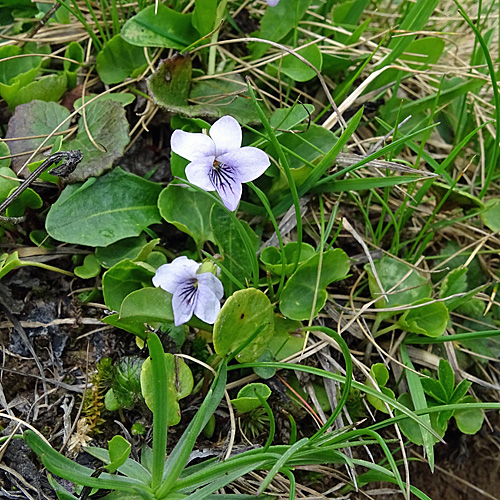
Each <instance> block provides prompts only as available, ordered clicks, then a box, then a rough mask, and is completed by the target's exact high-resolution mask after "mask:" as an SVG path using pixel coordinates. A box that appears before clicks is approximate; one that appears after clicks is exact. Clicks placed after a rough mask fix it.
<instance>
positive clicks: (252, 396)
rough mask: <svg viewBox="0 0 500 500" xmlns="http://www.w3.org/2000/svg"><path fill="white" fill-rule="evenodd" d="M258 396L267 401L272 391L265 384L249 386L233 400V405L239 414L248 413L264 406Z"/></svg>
mask: <svg viewBox="0 0 500 500" xmlns="http://www.w3.org/2000/svg"><path fill="white" fill-rule="evenodd" d="M257 394H258V395H259V396H261V397H262V399H264V400H267V398H269V396H270V395H271V389H269V387H268V386H267V385H265V384H261V383H258V382H256V383H254V384H248V385H246V386H245V387H243V389H241V390H240V391H239V392H238V396H237V397H236V399H231V403H232V404H233V405H234V407H235V408H236V409H237V410H238V412H239V413H247V412H249V411H252V410H255V408H258V407H259V406H262V403H261V402H260V400H259V398H258V397H257Z"/></svg>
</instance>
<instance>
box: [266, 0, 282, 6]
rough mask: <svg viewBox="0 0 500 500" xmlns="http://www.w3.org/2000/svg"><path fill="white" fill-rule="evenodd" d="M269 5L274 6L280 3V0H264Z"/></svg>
mask: <svg viewBox="0 0 500 500" xmlns="http://www.w3.org/2000/svg"><path fill="white" fill-rule="evenodd" d="M266 2H267V5H269V7H276V5H278V4H279V3H280V0H266Z"/></svg>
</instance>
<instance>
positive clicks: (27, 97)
mask: <svg viewBox="0 0 500 500" xmlns="http://www.w3.org/2000/svg"><path fill="white" fill-rule="evenodd" d="M67 84H68V80H67V77H66V75H65V74H55V75H47V76H44V77H43V78H40V79H39V80H36V81H34V82H31V83H28V84H27V85H25V86H24V87H21V88H20V89H19V90H18V91H17V92H16V93H15V94H14V95H13V96H12V97H10V99H9V101H8V102H9V107H10V108H11V109H14V108H15V107H16V106H19V104H26V103H29V102H31V101H33V100H35V99H36V100H39V101H58V100H59V99H60V98H61V97H62V95H63V94H64V92H66V88H67Z"/></svg>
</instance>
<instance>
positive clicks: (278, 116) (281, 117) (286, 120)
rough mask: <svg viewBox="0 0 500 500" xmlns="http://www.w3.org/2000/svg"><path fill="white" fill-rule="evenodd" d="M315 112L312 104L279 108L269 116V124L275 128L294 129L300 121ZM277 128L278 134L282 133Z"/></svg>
mask: <svg viewBox="0 0 500 500" xmlns="http://www.w3.org/2000/svg"><path fill="white" fill-rule="evenodd" d="M312 113H314V106H313V105H312V104H298V103H297V104H294V105H293V106H291V107H290V108H278V109H276V110H275V111H274V113H273V114H272V115H271V118H269V125H271V127H273V128H274V129H280V130H293V129H294V128H295V127H296V126H297V125H299V123H302V122H303V121H304V120H307V119H308V118H309V117H310V116H311V114H312ZM280 130H276V135H278V134H279V133H280Z"/></svg>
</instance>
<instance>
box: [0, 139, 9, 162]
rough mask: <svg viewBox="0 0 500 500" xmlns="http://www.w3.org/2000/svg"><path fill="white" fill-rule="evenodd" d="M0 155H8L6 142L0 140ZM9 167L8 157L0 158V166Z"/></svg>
mask: <svg viewBox="0 0 500 500" xmlns="http://www.w3.org/2000/svg"><path fill="white" fill-rule="evenodd" d="M0 156H10V150H9V146H7V143H6V142H3V141H2V142H0ZM8 167H10V158H4V159H3V160H0V168H8Z"/></svg>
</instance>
